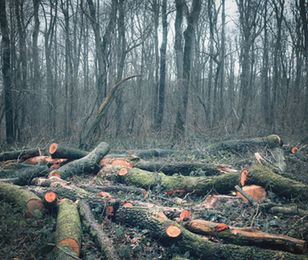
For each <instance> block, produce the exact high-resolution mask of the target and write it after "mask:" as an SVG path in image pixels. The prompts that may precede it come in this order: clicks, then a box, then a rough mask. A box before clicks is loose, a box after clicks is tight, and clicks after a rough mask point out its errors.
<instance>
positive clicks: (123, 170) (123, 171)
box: [118, 168, 128, 176]
mask: <svg viewBox="0 0 308 260" xmlns="http://www.w3.org/2000/svg"><path fill="white" fill-rule="evenodd" d="M127 173H128V170H127V168H121V169H120V170H119V172H118V175H119V176H125V175H126V174H127Z"/></svg>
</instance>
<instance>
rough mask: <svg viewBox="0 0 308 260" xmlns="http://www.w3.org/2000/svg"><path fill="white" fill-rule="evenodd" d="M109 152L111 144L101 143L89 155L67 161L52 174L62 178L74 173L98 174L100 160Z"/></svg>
mask: <svg viewBox="0 0 308 260" xmlns="http://www.w3.org/2000/svg"><path fill="white" fill-rule="evenodd" d="M108 152H109V145H108V144H107V143H104V142H102V143H100V144H99V145H98V146H97V147H96V148H95V149H94V150H93V151H91V152H90V153H89V154H88V155H87V156H85V157H83V158H81V159H79V160H75V161H72V162H70V163H67V164H65V165H63V166H62V167H60V168H59V169H56V170H53V171H52V172H51V173H50V175H51V176H59V177H61V178H62V179H67V178H69V177H71V176H74V175H81V174H83V173H92V174H96V173H97V172H98V171H99V169H100V166H99V162H100V160H101V159H102V158H103V157H104V156H105V155H106V154H107V153H108Z"/></svg>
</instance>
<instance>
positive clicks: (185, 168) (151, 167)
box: [134, 161, 221, 176]
mask: <svg viewBox="0 0 308 260" xmlns="http://www.w3.org/2000/svg"><path fill="white" fill-rule="evenodd" d="M134 166H135V167H137V168H139V169H142V170H146V171H150V172H163V173H165V174H167V175H172V174H174V173H180V174H182V175H189V174H190V173H191V172H193V171H196V170H198V171H202V172H203V175H206V176H213V175H219V174H221V170H219V168H218V167H216V166H215V165H210V164H206V163H201V162H166V161H154V162H153V161H140V162H137V163H135V164H134Z"/></svg>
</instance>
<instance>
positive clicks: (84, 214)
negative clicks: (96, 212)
mask: <svg viewBox="0 0 308 260" xmlns="http://www.w3.org/2000/svg"><path fill="white" fill-rule="evenodd" d="M78 209H79V213H80V216H81V219H82V223H83V225H84V226H85V227H86V228H87V229H88V230H89V231H90V232H89V233H90V235H91V236H92V237H93V238H94V239H95V241H96V242H97V244H98V245H99V247H100V249H101V252H102V253H103V255H104V259H108V260H117V259H120V258H119V256H118V255H117V253H116V250H115V249H114V247H113V245H112V242H111V241H110V239H109V238H108V235H107V234H106V233H105V231H104V230H103V229H102V228H101V226H100V225H99V224H98V223H97V222H96V220H95V218H94V216H93V214H92V212H91V208H90V206H89V205H88V203H86V202H85V201H79V203H78Z"/></svg>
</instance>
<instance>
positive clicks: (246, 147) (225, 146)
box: [207, 135, 283, 153]
mask: <svg viewBox="0 0 308 260" xmlns="http://www.w3.org/2000/svg"><path fill="white" fill-rule="evenodd" d="M282 144H283V142H282V140H281V138H280V137H279V136H278V135H269V136H265V137H257V138H248V139H241V140H230V141H224V142H220V143H215V144H212V145H210V146H208V147H207V150H208V151H209V152H212V153H213V152H216V151H222V150H225V151H229V152H232V153H246V152H249V151H255V150H257V149H260V148H275V147H278V146H282Z"/></svg>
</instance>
